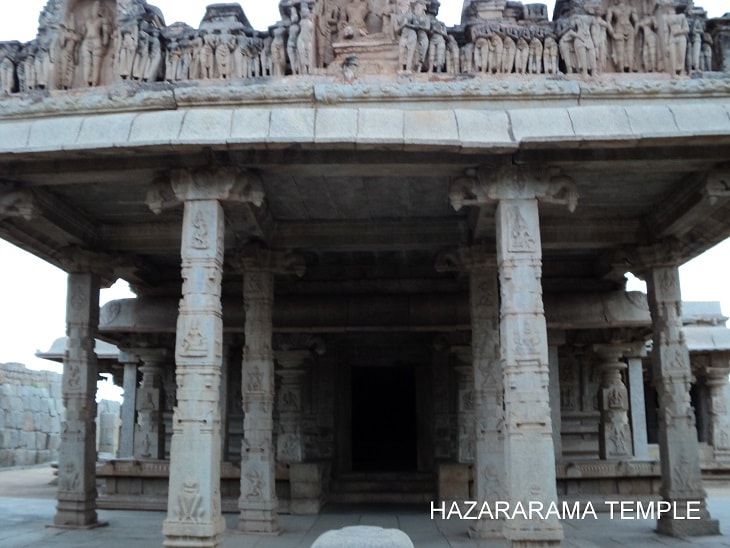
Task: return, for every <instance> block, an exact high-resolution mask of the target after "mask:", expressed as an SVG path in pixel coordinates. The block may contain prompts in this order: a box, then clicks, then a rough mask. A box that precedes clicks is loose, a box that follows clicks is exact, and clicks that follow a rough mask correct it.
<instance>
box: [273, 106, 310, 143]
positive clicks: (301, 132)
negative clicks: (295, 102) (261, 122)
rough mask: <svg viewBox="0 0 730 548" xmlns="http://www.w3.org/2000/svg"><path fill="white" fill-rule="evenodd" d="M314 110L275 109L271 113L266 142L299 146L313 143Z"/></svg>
mask: <svg viewBox="0 0 730 548" xmlns="http://www.w3.org/2000/svg"><path fill="white" fill-rule="evenodd" d="M314 113H315V111H314V109H312V108H302V107H300V108H288V107H284V108H277V109H273V110H272V111H271V126H270V127H269V137H268V142H269V143H271V144H277V143H281V144H287V145H289V144H300V143H313V142H314V118H315V117H314Z"/></svg>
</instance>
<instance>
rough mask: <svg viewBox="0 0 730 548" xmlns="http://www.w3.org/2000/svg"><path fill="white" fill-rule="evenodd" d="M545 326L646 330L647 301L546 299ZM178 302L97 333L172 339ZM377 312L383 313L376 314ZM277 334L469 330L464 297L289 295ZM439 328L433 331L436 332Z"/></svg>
mask: <svg viewBox="0 0 730 548" xmlns="http://www.w3.org/2000/svg"><path fill="white" fill-rule="evenodd" d="M544 303H545V314H546V320H547V325H548V327H550V328H553V329H605V328H610V327H649V326H650V325H651V317H650V314H649V308H648V305H647V302H646V295H644V294H643V293H640V292H636V291H634V292H628V293H627V292H623V291H616V292H612V293H605V294H598V293H590V294H585V295H573V296H563V295H547V296H546V297H545V298H544ZM176 310H177V299H174V298H163V297H144V296H142V297H139V298H137V299H122V300H118V301H112V302H110V303H107V304H105V305H104V306H103V307H102V311H101V318H102V321H101V325H100V331H101V332H102V333H104V334H107V335H109V336H114V335H113V334H114V333H120V334H121V333H174V332H175V319H176ZM223 310H224V314H225V317H226V325H225V329H226V330H227V331H230V332H240V331H241V329H242V328H243V322H244V314H243V312H242V311H241V310H240V306H239V305H238V303H237V302H236V301H235V300H233V299H226V300H224V301H223ZM379 311H382V312H383V313H382V314H380V313H379ZM273 314H274V318H273V320H274V330H275V331H277V332H287V331H294V332H309V333H312V332H320V333H326V332H341V331H346V330H349V329H358V330H362V331H382V330H392V329H401V330H404V331H419V330H423V331H435V330H439V329H440V330H443V331H445V332H449V331H455V330H467V331H468V330H469V329H470V325H471V322H470V319H469V295H468V294H467V293H457V294H451V293H449V294H446V295H433V294H429V295H425V294H413V295H406V296H403V295H348V294H345V295H338V296H333V297H322V296H318V295H315V296H302V295H296V296H295V295H288V296H287V297H286V299H281V300H280V301H279V303H278V304H277V305H276V306H275V307H274V310H273ZM437 328H438V329H437Z"/></svg>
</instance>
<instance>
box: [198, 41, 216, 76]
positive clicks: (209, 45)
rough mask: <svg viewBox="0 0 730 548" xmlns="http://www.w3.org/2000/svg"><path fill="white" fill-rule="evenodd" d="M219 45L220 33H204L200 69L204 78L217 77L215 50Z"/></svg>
mask: <svg viewBox="0 0 730 548" xmlns="http://www.w3.org/2000/svg"><path fill="white" fill-rule="evenodd" d="M217 47H218V35H216V34H213V33H212V32H206V33H205V34H203V47H202V48H201V50H200V70H201V72H202V78H203V79H204V80H209V79H211V78H215V50H216V48H217Z"/></svg>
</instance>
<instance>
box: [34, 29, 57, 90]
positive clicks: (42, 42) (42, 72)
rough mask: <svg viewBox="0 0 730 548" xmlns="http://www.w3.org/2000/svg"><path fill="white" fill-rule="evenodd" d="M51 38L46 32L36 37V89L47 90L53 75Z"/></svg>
mask: <svg viewBox="0 0 730 548" xmlns="http://www.w3.org/2000/svg"><path fill="white" fill-rule="evenodd" d="M51 42H52V38H51V37H50V36H49V35H48V33H47V32H41V33H40V35H39V36H38V49H37V50H36V55H35V76H36V88H37V89H48V88H49V87H50V84H51V78H52V74H53V58H52V56H51Z"/></svg>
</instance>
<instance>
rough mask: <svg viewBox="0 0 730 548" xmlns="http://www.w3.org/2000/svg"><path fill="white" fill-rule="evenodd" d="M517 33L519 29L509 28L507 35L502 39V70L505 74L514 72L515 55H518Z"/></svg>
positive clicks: (506, 31)
mask: <svg viewBox="0 0 730 548" xmlns="http://www.w3.org/2000/svg"><path fill="white" fill-rule="evenodd" d="M516 34H517V29H512V28H508V29H506V30H505V36H504V39H503V40H502V43H503V49H502V72H503V73H505V74H509V73H510V72H512V69H513V68H514V66H515V56H516V55H517V44H516V43H515V35H516Z"/></svg>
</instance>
